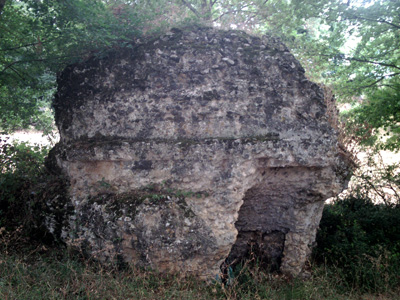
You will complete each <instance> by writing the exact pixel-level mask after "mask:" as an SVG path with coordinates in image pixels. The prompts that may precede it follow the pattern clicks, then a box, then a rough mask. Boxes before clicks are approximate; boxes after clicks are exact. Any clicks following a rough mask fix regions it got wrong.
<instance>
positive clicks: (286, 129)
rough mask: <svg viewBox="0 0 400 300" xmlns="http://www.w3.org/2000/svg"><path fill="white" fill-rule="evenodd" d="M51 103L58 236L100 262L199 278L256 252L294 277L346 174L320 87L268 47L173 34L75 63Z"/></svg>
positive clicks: (225, 34) (233, 34)
mask: <svg viewBox="0 0 400 300" xmlns="http://www.w3.org/2000/svg"><path fill="white" fill-rule="evenodd" d="M54 107H55V111H56V123H57V126H58V128H59V131H60V136H61V140H60V143H59V144H58V145H57V146H56V147H55V148H54V149H53V150H52V152H51V155H50V158H51V159H50V160H49V161H50V162H51V161H53V163H54V165H56V166H58V168H59V169H60V171H61V172H63V173H64V174H66V175H67V176H68V178H69V180H70V187H69V192H70V195H71V205H72V206H73V208H74V211H73V213H72V214H70V215H69V217H68V220H67V222H64V223H66V224H67V225H63V229H62V231H61V234H60V237H61V238H62V239H63V240H64V241H66V242H67V243H69V244H71V245H75V246H78V247H80V248H81V249H83V250H85V251H86V252H87V253H88V254H90V255H92V256H95V257H97V258H99V259H101V260H103V261H109V260H114V259H119V260H123V261H125V262H132V263H134V264H137V265H142V266H150V267H153V268H156V269H158V270H161V271H166V272H180V273H182V274H188V273H191V274H195V275H198V276H202V277H205V278H206V277H210V276H212V277H214V276H216V275H217V274H218V273H219V272H220V266H221V264H222V263H223V262H225V261H226V262H227V263H235V261H237V260H239V259H241V258H242V257H245V256H246V255H248V254H249V252H251V251H252V249H255V248H252V247H257V249H258V253H259V254H260V255H261V256H262V257H263V258H264V261H265V262H266V263H268V264H269V265H270V266H271V267H273V268H274V269H279V268H280V270H281V271H283V272H286V273H290V274H298V273H299V272H301V270H302V268H303V266H304V263H305V261H306V258H307V255H308V254H309V253H310V246H311V245H312V244H313V242H314V239H315V234H316V229H317V227H318V224H319V221H320V218H321V213H322V208H323V201H324V200H325V199H327V198H329V197H331V196H333V195H335V194H337V193H338V192H340V191H341V190H342V188H343V187H344V184H345V181H346V176H347V175H348V170H347V167H346V162H345V160H344V159H343V157H342V156H341V155H340V154H339V152H338V147H337V138H336V133H335V131H334V130H333V129H332V128H331V126H330V124H329V122H328V118H327V115H326V106H325V104H324V98H323V93H322V91H321V89H320V88H319V87H318V86H317V85H316V84H314V83H312V82H310V81H308V80H307V79H306V77H305V75H304V70H303V68H302V67H301V65H300V64H299V63H298V61H296V59H295V58H294V57H293V55H292V54H290V53H289V51H288V49H287V48H286V47H285V46H284V45H283V44H282V43H280V42H279V40H277V39H275V38H272V37H267V36H265V37H263V38H259V37H254V36H249V35H247V34H245V33H243V32H240V31H220V30H216V29H211V28H192V29H191V30H178V29H174V30H172V31H171V32H168V33H167V34H165V35H163V36H161V37H159V38H156V39H153V40H149V41H146V42H142V43H140V44H135V45H133V46H132V47H131V48H126V49H122V50H119V51H114V52H112V53H109V55H108V56H107V57H104V58H93V59H90V60H88V61H87V62H85V63H82V64H75V65H71V66H69V67H68V68H66V69H65V70H64V71H63V72H62V73H61V74H60V75H59V77H58V93H57V95H56V98H55V101H54ZM48 223H49V224H52V222H51V220H50V221H49V222H48ZM53 223H54V222H53ZM64 223H63V224H64ZM50 227H51V226H50Z"/></svg>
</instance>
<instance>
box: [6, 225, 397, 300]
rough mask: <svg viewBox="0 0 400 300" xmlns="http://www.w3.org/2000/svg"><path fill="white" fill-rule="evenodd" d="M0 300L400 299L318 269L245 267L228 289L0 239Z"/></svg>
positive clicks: (13, 236)
mask: <svg viewBox="0 0 400 300" xmlns="http://www.w3.org/2000/svg"><path fill="white" fill-rule="evenodd" d="M0 242H1V245H2V247H1V249H0V299H4V300H7V299H30V300H31V299H32V300H33V299H187V300H190V299H193V300H194V299H195V300H201V299H207V300H210V299H249V300H250V299H252V300H253V299H282V300H290V299H298V300H307V299H337V300H341V299H343V300H344V299H350V300H352V299H365V300H372V299H376V300H378V299H379V300H386V299H400V296H398V295H400V288H398V287H397V288H396V287H394V288H393V290H392V291H388V292H387V293H385V294H384V295H383V294H376V295H371V294H363V293H361V292H359V291H357V290H353V289H351V288H349V287H347V286H346V285H344V284H343V282H341V278H340V276H338V275H337V274H339V273H335V272H334V270H332V269H328V268H327V267H323V266H319V267H316V268H314V269H312V276H311V277H310V278H309V279H307V280H301V279H299V278H297V279H296V278H295V279H289V278H287V277H285V276H282V275H278V274H268V273H266V272H264V271H262V270H260V269H259V268H258V267H257V264H253V263H249V264H247V265H245V266H244V267H243V268H242V269H240V270H237V271H236V274H235V277H234V278H233V279H232V280H230V281H229V284H225V285H224V284H222V283H220V282H211V281H210V282H204V281H199V280H197V279H196V278H180V277H178V276H174V275H165V274H160V273H157V272H155V271H152V270H145V269H139V268H134V267H130V266H128V267H127V266H125V267H121V266H118V265H113V266H103V265H100V264H99V263H96V262H93V261H88V260H84V259H82V258H81V257H80V256H79V255H76V254H72V253H69V252H67V251H66V250H65V249H63V248H61V247H58V248H57V247H47V246H45V245H42V244H40V243H32V241H29V240H27V239H24V238H21V237H19V236H18V233H15V234H8V233H5V232H4V231H3V232H2V233H1V234H0Z"/></svg>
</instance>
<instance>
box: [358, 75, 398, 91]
mask: <svg viewBox="0 0 400 300" xmlns="http://www.w3.org/2000/svg"><path fill="white" fill-rule="evenodd" d="M397 75H400V72H399V73H392V74H389V75H385V76H381V78H379V79H378V80H375V81H374V82H372V83H371V84H368V85H363V86H360V87H359V89H364V88H370V87H373V86H374V85H376V84H378V83H379V82H381V81H382V80H384V79H385V78H387V77H394V76H397Z"/></svg>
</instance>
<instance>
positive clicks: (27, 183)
mask: <svg viewBox="0 0 400 300" xmlns="http://www.w3.org/2000/svg"><path fill="white" fill-rule="evenodd" d="M0 145H1V146H0V171H1V172H0V227H6V228H7V229H11V228H16V227H19V226H20V225H23V224H25V223H27V222H28V221H29V219H30V214H31V207H32V205H33V204H34V201H33V199H34V198H35V195H36V193H37V190H36V189H35V188H34V187H36V188H37V187H38V184H40V183H43V182H45V181H46V179H45V177H46V172H45V170H44V159H45V157H46V155H47V153H48V148H46V147H40V146H38V145H35V146H30V145H28V144H26V143H13V144H10V143H7V141H6V140H3V141H0Z"/></svg>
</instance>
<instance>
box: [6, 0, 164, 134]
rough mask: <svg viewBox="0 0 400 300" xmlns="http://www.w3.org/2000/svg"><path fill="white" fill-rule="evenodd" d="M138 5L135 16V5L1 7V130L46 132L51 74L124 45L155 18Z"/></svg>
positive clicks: (25, 3) (76, 2) (27, 2)
mask: <svg viewBox="0 0 400 300" xmlns="http://www.w3.org/2000/svg"><path fill="white" fill-rule="evenodd" d="M138 2H139V1H136V2H135V3H138ZM143 2H145V4H146V5H142V6H141V7H142V9H141V10H140V11H139V10H135V9H134V8H137V6H138V4H135V6H134V7H131V9H126V8H130V6H127V4H126V3H124V2H121V1H99V0H94V1H85V0H69V1H50V0H43V1H36V0H20V1H11V0H8V1H7V2H5V5H4V8H3V11H2V13H1V19H0V100H1V101H0V128H1V129H2V130H3V131H12V130H15V129H16V128H20V127H26V126H28V125H30V124H36V125H37V126H39V127H42V129H43V128H48V127H49V121H51V119H52V118H51V113H50V112H49V109H50V102H51V98H52V96H53V93H54V90H55V77H56V76H55V74H56V72H57V71H60V70H62V69H63V68H64V67H65V66H66V65H67V64H70V63H73V62H76V61H79V60H82V59H85V58H87V57H89V56H91V55H98V56H101V55H104V54H105V53H106V52H107V51H108V50H109V49H111V48H115V47H124V46H127V45H129V44H130V43H131V42H132V40H134V38H135V37H136V36H138V35H140V33H141V31H142V30H143V27H144V26H143V25H142V24H146V22H145V21H144V20H147V19H151V18H153V17H154V16H155V15H156V14H155V13H153V12H151V13H150V12H149V8H153V7H152V4H155V1H153V2H151V1H143ZM1 3H2V4H4V2H1ZM124 5H125V6H124ZM153 6H154V5H153Z"/></svg>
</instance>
